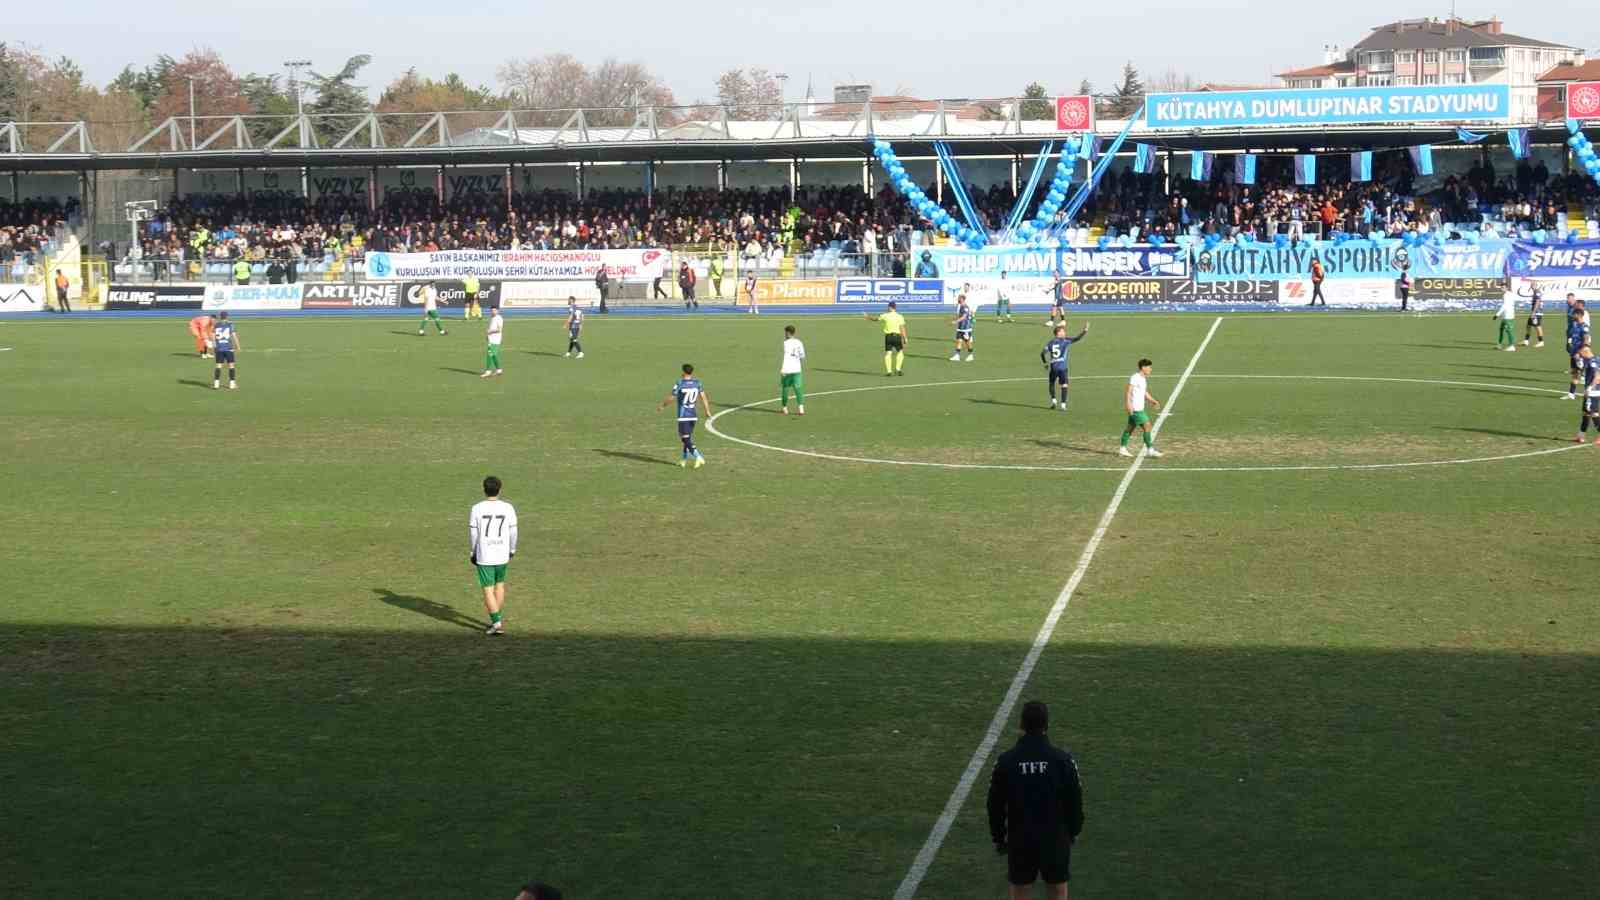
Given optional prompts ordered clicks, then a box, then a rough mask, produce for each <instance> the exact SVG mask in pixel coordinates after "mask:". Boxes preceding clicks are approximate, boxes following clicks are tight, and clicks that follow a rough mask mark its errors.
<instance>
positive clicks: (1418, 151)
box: [1406, 144, 1433, 175]
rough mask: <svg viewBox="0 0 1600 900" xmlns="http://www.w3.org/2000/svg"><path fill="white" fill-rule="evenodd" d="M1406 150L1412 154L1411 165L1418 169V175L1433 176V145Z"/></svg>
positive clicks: (1421, 145)
mask: <svg viewBox="0 0 1600 900" xmlns="http://www.w3.org/2000/svg"><path fill="white" fill-rule="evenodd" d="M1406 150H1407V152H1409V153H1410V154H1411V165H1413V166H1415V167H1416V169H1417V174H1418V175H1432V174H1433V145H1432V144H1418V145H1417V146H1415V147H1407V148H1406Z"/></svg>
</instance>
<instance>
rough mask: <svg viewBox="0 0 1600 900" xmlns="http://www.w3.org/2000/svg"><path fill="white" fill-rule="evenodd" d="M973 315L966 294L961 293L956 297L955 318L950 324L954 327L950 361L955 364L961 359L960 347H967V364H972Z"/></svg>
mask: <svg viewBox="0 0 1600 900" xmlns="http://www.w3.org/2000/svg"><path fill="white" fill-rule="evenodd" d="M969 287H970V285H969ZM974 318H975V314H974V313H973V311H972V306H971V305H970V304H968V303H967V293H966V291H962V292H961V293H960V294H957V295H956V316H955V318H953V319H951V320H950V324H952V325H954V326H956V352H954V353H952V354H950V361H951V362H957V361H959V360H960V359H961V345H962V344H966V345H967V362H972V357H973V353H972V320H973V319H974Z"/></svg>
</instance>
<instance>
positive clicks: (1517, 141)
mask: <svg viewBox="0 0 1600 900" xmlns="http://www.w3.org/2000/svg"><path fill="white" fill-rule="evenodd" d="M1506 143H1507V144H1510V145H1511V156H1512V157H1513V158H1515V159H1527V158H1528V151H1529V150H1530V149H1531V148H1530V147H1529V146H1528V129H1526V128H1513V129H1511V130H1510V131H1507V132H1506Z"/></svg>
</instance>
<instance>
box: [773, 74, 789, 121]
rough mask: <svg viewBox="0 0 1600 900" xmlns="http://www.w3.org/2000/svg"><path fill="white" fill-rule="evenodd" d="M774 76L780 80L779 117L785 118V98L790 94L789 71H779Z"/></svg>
mask: <svg viewBox="0 0 1600 900" xmlns="http://www.w3.org/2000/svg"><path fill="white" fill-rule="evenodd" d="M772 77H773V78H775V79H777V81H778V118H780V119H781V118H783V100H784V98H785V97H787V96H788V95H789V91H788V87H789V76H788V74H787V73H784V72H779V73H778V74H776V75H774V76H772Z"/></svg>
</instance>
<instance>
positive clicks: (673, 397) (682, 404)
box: [656, 363, 711, 469]
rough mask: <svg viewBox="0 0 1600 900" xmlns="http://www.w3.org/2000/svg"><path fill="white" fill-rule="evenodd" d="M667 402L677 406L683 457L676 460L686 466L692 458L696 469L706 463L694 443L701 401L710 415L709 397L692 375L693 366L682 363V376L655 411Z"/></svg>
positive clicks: (698, 380)
mask: <svg viewBox="0 0 1600 900" xmlns="http://www.w3.org/2000/svg"><path fill="white" fill-rule="evenodd" d="M669 403H672V404H675V405H676V406H677V408H678V440H680V441H682V442H683V457H682V458H681V459H679V460H678V465H679V466H688V465H689V460H690V458H693V459H694V467H695V468H696V469H698V468H700V467H701V466H703V465H705V464H706V458H705V457H704V456H701V455H700V448H699V447H696V446H695V445H694V425H695V423H696V422H697V421H699V417H700V405H701V404H702V403H703V404H705V408H706V418H710V417H711V398H710V397H709V396H707V395H706V389H705V387H704V386H703V385H701V384H700V379H698V378H696V377H694V366H692V365H690V364H689V363H684V364H683V377H682V378H679V379H678V380H677V382H676V383H674V384H673V385H672V390H671V391H669V392H668V393H667V396H666V399H664V400H662V401H661V403H660V405H658V406H657V407H656V412H660V411H661V410H663V409H666V408H667V404H669Z"/></svg>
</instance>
